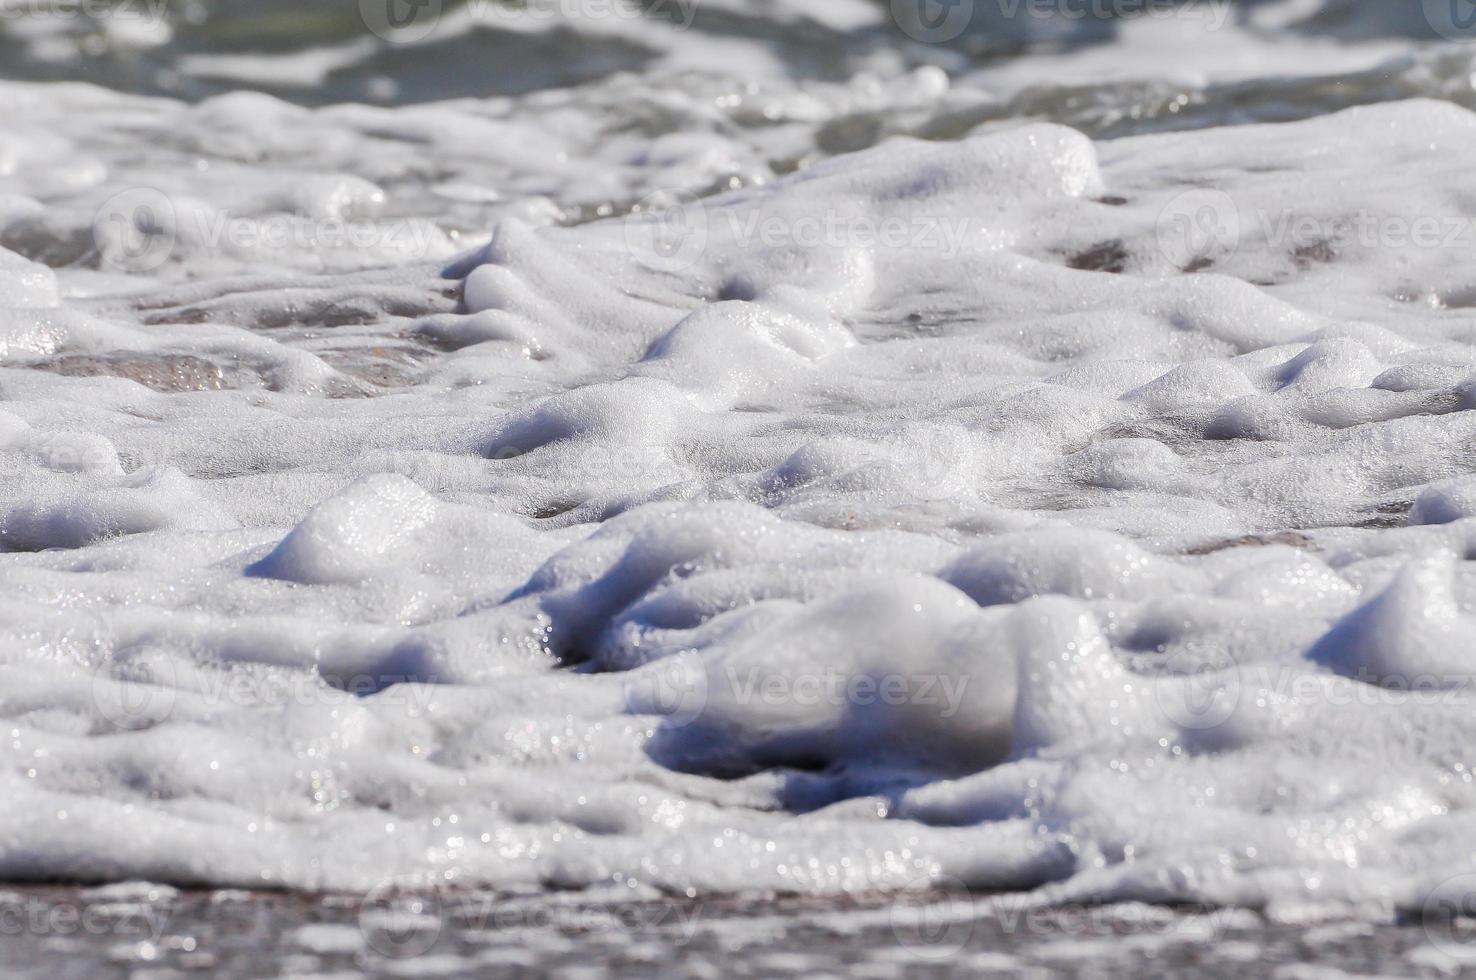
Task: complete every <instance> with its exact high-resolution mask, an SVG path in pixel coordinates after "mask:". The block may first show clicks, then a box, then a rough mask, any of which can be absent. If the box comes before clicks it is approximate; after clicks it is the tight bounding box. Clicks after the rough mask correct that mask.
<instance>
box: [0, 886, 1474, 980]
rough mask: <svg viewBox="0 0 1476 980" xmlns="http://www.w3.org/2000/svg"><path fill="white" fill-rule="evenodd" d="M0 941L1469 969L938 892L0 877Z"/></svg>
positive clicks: (284, 955)
mask: <svg viewBox="0 0 1476 980" xmlns="http://www.w3.org/2000/svg"><path fill="white" fill-rule="evenodd" d="M0 935H3V937H4V942H3V943H0V968H3V970H4V975H5V976H6V977H7V978H17V980H21V978H31V977H35V978H38V980H39V978H42V977H44V978H46V980H71V978H79V980H80V978H84V977H85V978H88V980H92V978H108V977H149V978H155V977H159V978H162V977H179V976H215V977H243V978H244V977H267V976H311V977H326V976H336V977H348V976H477V977H487V976H492V977H499V976H543V975H550V976H552V975H559V976H567V975H571V972H572V973H575V974H578V975H590V976H615V977H623V976H631V977H635V976H649V975H651V971H652V970H653V969H660V970H661V971H662V972H663V973H671V974H674V975H682V976H694V977H702V976H775V975H801V974H805V975H813V974H816V973H836V974H844V975H847V976H851V975H854V976H878V977H879V976H897V975H901V976H950V975H955V974H958V975H970V976H979V975H985V976H988V975H1000V976H1005V975H1009V976H1020V975H1024V976H1083V977H1086V976H1102V975H1123V976H1126V975H1132V976H1135V977H1143V976H1175V975H1183V974H1184V973H1185V972H1188V971H1193V972H1194V973H1195V974H1197V975H1200V976H1208V977H1226V978H1230V977H1240V976H1243V975H1244V974H1245V973H1246V972H1247V971H1248V970H1251V971H1257V973H1258V975H1264V976H1310V975H1318V976H1338V975H1347V974H1349V973H1352V974H1354V975H1359V974H1378V975H1394V976H1418V975H1432V974H1438V975H1441V976H1465V975H1472V976H1476V928H1473V927H1472V925H1471V923H1469V922H1467V921H1462V922H1460V923H1448V922H1447V923H1429V922H1427V923H1424V924H1420V923H1418V922H1412V921H1411V922H1395V923H1374V922H1368V921H1363V920H1358V919H1336V918H1333V919H1327V920H1322V921H1318V922H1315V923H1314V922H1304V923H1285V922H1273V921H1269V920H1267V919H1265V918H1263V917H1262V916H1261V915H1260V914H1258V913H1255V912H1252V911H1249V910H1245V909H1231V908H1227V909H1197V908H1194V909H1191V908H1171V907H1166V906H1155V905H1143V904H1137V903H1127V904H1119V905H1103V906H1055V907H1049V908H1037V907H1030V906H1027V905H1026V904H1025V903H1024V902H1023V901H1022V900H1021V899H1020V896H1018V895H1015V896H1010V895H1001V894H997V893H991V894H979V895H973V894H966V893H956V892H955V893H951V892H939V891H933V892H904V893H898V894H891V893H869V894H867V895H863V896H846V897H842V898H831V897H827V898H816V897H802V896H784V897H772V896H742V895H723V896H711V897H706V898H704V897H696V898H691V899H681V898H654V899H653V898H647V897H639V898H633V899H629V900H619V899H618V896H613V895H605V896H591V894H590V893H588V892H538V893H525V894H508V893H492V892H478V891H473V890H446V891H444V892H432V893H425V892H421V893H418V894H411V893H404V892H399V893H392V894H391V893H385V894H375V893H373V892H371V893H369V894H368V895H355V894H346V893H327V894H313V895H309V894H301V893H293V892H264V891H239V890H220V889H191V890H175V889H172V888H169V887H167V886H157V885H146V884H136V883H130V884H124V885H111V886H103V887H100V888H83V887H78V886H68V885H46V886H5V885H0ZM1293 965H1295V969H1294V970H1293V969H1292V967H1293ZM576 968H584V973H580V972H579V970H578V969H576ZM1282 968H1286V971H1289V972H1285V971H1283V969H1282ZM1298 970H1299V971H1309V970H1310V971H1325V970H1331V971H1335V972H1331V973H1327V972H1314V973H1307V972H1296V971H1298ZM590 971H593V972H590Z"/></svg>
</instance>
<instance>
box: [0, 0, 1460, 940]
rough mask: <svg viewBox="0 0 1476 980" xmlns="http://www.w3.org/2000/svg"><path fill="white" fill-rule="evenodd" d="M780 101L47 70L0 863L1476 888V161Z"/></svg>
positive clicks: (40, 107) (273, 875) (16, 199)
mask: <svg viewBox="0 0 1476 980" xmlns="http://www.w3.org/2000/svg"><path fill="white" fill-rule="evenodd" d="M837 11H838V12H837ZM833 13H835V14H836V16H837V17H839V16H840V14H841V13H844V10H842V9H841V8H839V7H838V8H836V11H833ZM1236 43H1249V42H1247V41H1245V39H1244V38H1242V39H1240V40H1239V41H1237V42H1236ZM1257 50H1260V49H1257ZM1262 53H1264V52H1262ZM1342 54H1343V55H1347V52H1346V51H1344V52H1343V53H1342ZM1349 57H1351V56H1349ZM1461 58H1464V59H1465V61H1464V62H1463V63H1464V64H1465V66H1466V69H1467V70H1469V56H1468V55H1461V54H1457V53H1455V52H1453V51H1451V52H1443V53H1442V52H1436V53H1433V54H1432V53H1430V52H1420V53H1416V54H1411V55H1409V56H1408V59H1407V60H1401V61H1396V62H1393V63H1391V64H1392V65H1393V67H1391V68H1390V69H1389V74H1390V75H1391V76H1398V77H1400V78H1404V79H1406V80H1409V79H1416V78H1417V79H1418V81H1414V82H1410V85H1411V86H1414V87H1416V89H1417V90H1419V91H1424V92H1425V93H1426V94H1430V95H1439V94H1442V93H1441V92H1440V91H1439V89H1440V87H1441V86H1442V85H1444V84H1445V81H1443V79H1448V78H1449V77H1453V73H1454V72H1455V68H1454V67H1452V66H1453V65H1454V63H1455V61H1457V60H1460V59H1461ZM1022 70H1023V69H1022ZM1358 70H1360V71H1361V68H1360V69H1358ZM1401 72H1402V73H1403V74H1402V75H1401V74H1399V73H1401ZM673 77H675V76H673ZM1360 78H1362V76H1358V75H1354V76H1351V78H1350V80H1349V82H1348V84H1349V85H1350V86H1353V87H1355V88H1356V87H1357V85H1358V84H1360V82H1359V79H1360ZM996 81H997V80H996ZM1362 81H1363V82H1365V83H1366V82H1368V79H1367V78H1362ZM988 83H989V80H988V79H987V78H986V79H983V80H982V81H981V84H988ZM766 84H767V85H768V87H767V88H766V87H764V86H760V85H754V86H747V87H745V86H737V85H734V84H732V83H731V82H723V81H720V80H719V81H714V80H713V79H711V78H704V79H702V80H699V81H694V82H693V83H692V85H693V87H692V89H691V90H689V91H665V90H662V89H660V88H659V87H656V86H653V85H651V84H649V83H648V82H646V81H643V80H641V79H635V78H617V79H613V80H611V81H609V82H607V83H604V84H601V85H598V86H593V87H591V88H589V89H583V90H571V91H566V92H553V93H544V94H541V95H537V96H531V97H528V98H525V99H507V100H487V101H484V102H473V101H468V102H459V103H445V104H438V105H433V106H422V107H413V108H402V109H393V110H392V109H377V108H368V107H362V106H341V107H334V108H328V109H321V110H308V109H301V108H296V107H292V106H288V105H286V104H284V103H279V102H276V101H275V100H272V99H269V98H266V97H263V96H254V95H245V94H238V95H230V96H223V97H220V98H217V99H214V100H211V101H209V102H206V103H203V104H199V105H195V106H187V105H184V104H181V103H175V102H171V101H167V100H151V99H143V98H136V97H131V96H122V95H116V94H109V93H105V92H103V91H101V90H96V89H90V88H82V87H63V88H52V87H43V86H37V85H25V84H7V85H5V86H4V97H5V98H7V100H9V102H10V103H12V104H13V105H14V106H15V107H16V108H15V110H14V112H15V115H14V117H13V119H12V121H11V122H10V123H9V124H8V129H7V132H6V133H5V134H0V164H3V166H0V242H3V243H4V244H5V245H6V246H7V247H6V249H5V250H3V251H0V551H3V552H4V554H3V555H0V716H3V719H4V726H3V730H0V737H3V738H4V740H5V741H6V742H7V743H8V752H7V756H6V757H7V759H8V762H7V765H6V766H5V767H3V768H0V876H3V877H6V878H12V879H16V878H21V879H24V878H56V877H63V878H77V879H122V878H147V879H151V880H157V881H170V882H176V883H189V882H209V883H215V884H221V885H233V886H246V885H261V884H267V885H284V886H288V887H296V888H313V889H318V888H370V887H374V886H376V885H378V884H381V883H382V882H383V881H384V879H386V878H392V879H401V878H403V879H404V880H412V881H426V882H428V881H437V882H440V881H448V880H449V881H456V882H466V883H476V884H492V885H499V886H500V885H509V884H525V883H541V884H545V885H552V886H585V885H592V884H597V883H609V882H612V881H613V882H618V883H621V884H625V883H639V884H641V885H648V886H655V887H658V888H661V889H671V890H684V889H690V890H697V891H709V890H714V891H717V890H729V891H737V890H766V889H772V890H795V891H804V892H819V893H831V892H839V891H846V890H865V889H876V888H895V887H907V886H918V885H922V884H927V883H932V882H939V881H953V880H961V881H963V882H965V883H967V884H969V885H974V886H978V887H981V888H1026V887H1036V886H1041V887H1044V888H1045V889H1046V892H1045V894H1046V895H1048V896H1049V897H1052V898H1062V899H1079V900H1093V899H1111V900H1129V899H1133V900H1146V901H1176V900H1203V901H1210V902H1225V903H1243V904H1249V905H1258V906H1260V905H1266V906H1270V907H1272V908H1273V909H1281V910H1285V911H1286V912H1287V914H1288V915H1295V914H1297V913H1298V910H1301V909H1304V908H1305V907H1306V906H1308V905H1314V906H1322V905H1339V906H1348V907H1353V908H1358V909H1366V908H1374V909H1385V910H1386V909H1388V908H1392V907H1400V908H1411V907H1413V908H1418V907H1419V906H1420V905H1421V903H1423V902H1424V901H1425V899H1426V897H1427V896H1429V895H1430V894H1432V890H1434V889H1436V888H1437V886H1439V887H1444V886H1442V884H1441V883H1442V882H1445V881H1446V880H1447V879H1450V878H1451V877H1452V876H1456V875H1459V874H1460V873H1461V872H1463V871H1464V870H1465V867H1466V864H1467V862H1468V861H1469V853H1470V847H1469V841H1470V833H1471V831H1472V829H1473V824H1472V820H1471V818H1470V814H1471V813H1472V812H1476V811H1473V809H1472V806H1473V804H1476V799H1473V791H1472V788H1471V786H1472V784H1471V773H1470V769H1469V762H1468V756H1469V750H1468V746H1469V744H1470V741H1471V739H1472V737H1473V736H1476V715H1473V713H1472V710H1471V709H1472V692H1471V688H1470V681H1471V674H1472V669H1471V667H1470V666H1469V665H1468V663H1469V661H1470V660H1471V657H1472V644H1473V642H1476V619H1473V617H1472V615H1471V614H1470V613H1468V612H1467V610H1468V609H1470V608H1472V606H1473V603H1476V576H1473V575H1472V573H1471V572H1470V570H1469V569H1468V567H1467V566H1466V564H1465V561H1464V559H1465V558H1466V556H1467V555H1468V554H1469V553H1471V549H1472V547H1473V543H1476V542H1473V541H1472V540H1471V539H1472V538H1473V534H1476V490H1473V485H1472V478H1471V476H1470V474H1471V472H1472V458H1471V452H1470V450H1469V448H1468V447H1469V445H1470V444H1471V440H1472V438H1473V435H1476V432H1473V429H1476V413H1473V411H1472V409H1473V408H1476V386H1473V383H1476V382H1473V379H1476V358H1473V355H1472V348H1471V325H1472V318H1471V316H1470V308H1471V307H1472V305H1473V303H1476V300H1473V296H1476V292H1473V285H1472V274H1471V270H1470V268H1469V266H1470V262H1469V256H1470V255H1471V251H1470V246H1471V245H1472V244H1473V241H1472V239H1473V237H1476V226H1473V225H1472V223H1471V220H1470V219H1469V218H1467V217H1466V215H1467V214H1468V213H1469V211H1470V201H1471V199H1472V194H1473V191H1476V187H1473V186H1472V179H1471V177H1470V174H1471V173H1472V172H1473V167H1472V164H1473V162H1476V160H1473V153H1476V150H1473V147H1476V116H1473V115H1472V114H1471V113H1470V112H1469V111H1467V110H1465V109H1463V108H1460V107H1458V106H1456V105H1452V104H1450V103H1448V102H1441V101H1426V100H1420V99H1411V100H1405V101H1394V102H1387V103H1383V104H1378V105H1370V106H1363V107H1357V108H1353V109H1349V110H1347V111H1343V112H1338V113H1334V114H1329V115H1323V116H1319V117H1317V118H1313V119H1310V120H1307V121H1301V122H1293V123H1287V124H1282V125H1251V126H1239V127H1234V128H1218V129H1206V130H1202V131H1192V132H1165V133H1159V134H1156V135H1141V136H1134V137H1129V138H1122V139H1113V140H1097V141H1094V140H1093V139H1092V138H1091V137H1090V136H1089V135H1087V134H1085V133H1083V132H1081V131H1078V130H1077V129H1073V128H1068V127H1066V126H1063V125H1057V124H1050V123H1042V122H1028V121H1018V120H1017V121H1000V119H999V113H997V112H995V111H994V110H993V109H991V108H989V107H990V106H991V105H992V104H993V103H992V102H991V100H992V99H994V98H996V96H997V97H999V98H1005V95H1004V94H1001V93H1004V92H1005V91H1006V90H1007V89H1008V88H1009V86H1008V85H1007V84H1005V83H1003V82H999V83H998V84H1000V85H1001V89H1000V90H999V92H995V93H985V92H983V91H982V90H974V91H972V92H964V93H962V94H960V93H959V92H957V91H952V90H950V89H949V86H948V84H947V79H946V78H944V77H943V76H942V74H941V72H938V71H936V70H930V69H926V68H924V69H921V70H919V71H916V72H911V73H904V74H899V75H897V76H896V77H895V81H894V82H892V83H891V87H877V86H875V85H873V84H868V83H867V82H866V81H864V80H858V81H855V82H852V83H846V84H842V83H818V82H817V83H804V84H800V83H790V82H784V81H774V82H770V83H766ZM1419 85H1424V86H1425V88H1424V89H1419V88H1418V86H1419ZM1402 94H1410V93H1402ZM1119 108H1120V107H1119ZM1071 111H1075V110H1071ZM1165 111H1167V110H1165ZM969 112H975V113H977V118H974V119H973V120H972V121H970V122H967V123H966V124H962V128H961V131H958V132H947V133H940V132H938V131H937V130H938V128H939V127H944V128H946V125H958V123H957V120H958V119H959V118H960V114H962V116H963V117H967V116H968V113H969ZM1042 114H1050V113H1048V112H1047V113H1042ZM1062 114H1064V115H1068V116H1069V115H1070V111H1067V112H1064V113H1062ZM1087 115H1089V116H1091V118H1090V119H1084V120H1083V121H1082V122H1081V125H1082V127H1083V128H1085V129H1090V130H1092V131H1093V132H1095V133H1097V134H1099V135H1100V134H1101V133H1102V132H1104V131H1109V132H1110V130H1111V127H1112V125H1113V122H1112V119H1110V118H1108V117H1110V116H1111V115H1112V114H1111V113H1110V112H1105V111H1104V112H1103V113H1098V114H1093V113H1087ZM657 116H660V117H662V121H659V122H651V120H652V119H653V118H654V117H657ZM877 117H885V118H886V119H888V120H890V122H889V123H888V124H887V125H886V126H880V127H879V128H878V127H871V126H870V124H868V123H867V122H866V120H868V119H875V118H877ZM948 119H951V120H953V123H948V124H945V123H944V122H940V120H948ZM643 120H644V121H643ZM1212 121H1218V120H1212ZM647 124H649V125H651V126H653V127H654V128H657V129H661V130H663V131H666V132H667V133H668V135H666V136H661V137H659V138H657V139H655V140H651V139H649V138H648V135H649V134H637V135H633V136H631V137H630V138H628V139H625V138H622V136H621V135H620V133H621V131H622V130H624V129H627V128H630V129H639V127H640V126H642V125H647ZM888 126H890V129H889V128H887V127H888ZM855 127H859V129H860V135H858V131H857V129H855ZM1148 128H1160V127H1157V126H1150V127H1148ZM908 133H910V134H912V135H903V134H908ZM140 134H142V138H141V137H140ZM917 136H928V137H946V138H930V139H919V138H916V137H917ZM852 150H854V152H846V151H852ZM432 165H434V167H432ZM432 169H433V171H434V172H430V171H431V170H432ZM161 188H163V189H167V191H168V193H167V194H162V193H161V192H160V190H161ZM120 201H121V203H119V202H120ZM427 214H435V215H437V220H436V221H434V222H432V221H431V220H429V219H428V218H426V217H425V216H426V215H427ZM115 219H116V220H115ZM263 229H268V230H273V231H274V233H276V234H277V235H279V236H280V237H275V238H270V239H268V238H266V237H264V236H263V235H262V230H263ZM488 230H490V235H488V234H486V232H487V231H488ZM161 243H162V244H161ZM23 256H30V257H31V258H26V257H23ZM52 267H56V268H55V269H53V268H52ZM1467 520H1473V524H1471V525H1467V524H1466V521H1467ZM1442 894H1443V893H1442Z"/></svg>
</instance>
